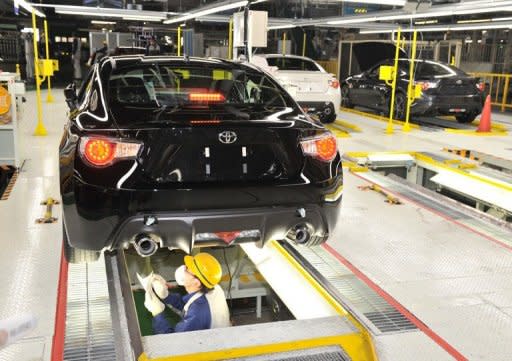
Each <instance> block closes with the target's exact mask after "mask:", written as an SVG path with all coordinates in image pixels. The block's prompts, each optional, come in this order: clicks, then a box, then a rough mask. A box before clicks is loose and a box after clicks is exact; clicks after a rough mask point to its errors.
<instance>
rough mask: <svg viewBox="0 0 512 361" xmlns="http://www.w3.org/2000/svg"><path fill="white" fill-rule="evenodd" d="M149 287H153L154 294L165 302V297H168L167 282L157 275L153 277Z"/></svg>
mask: <svg viewBox="0 0 512 361" xmlns="http://www.w3.org/2000/svg"><path fill="white" fill-rule="evenodd" d="M151 285H152V286H153V290H155V293H156V294H157V296H158V297H160V299H162V300H165V299H166V298H167V296H169V290H168V288H167V281H166V280H165V279H164V278H163V277H162V276H160V275H159V274H154V275H153V280H152V282H151Z"/></svg>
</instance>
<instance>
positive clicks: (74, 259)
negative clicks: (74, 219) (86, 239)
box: [62, 224, 101, 264]
mask: <svg viewBox="0 0 512 361" xmlns="http://www.w3.org/2000/svg"><path fill="white" fill-rule="evenodd" d="M62 236H63V240H62V242H63V243H64V257H66V261H68V262H69V263H74V264H79V263H92V262H96V261H97V260H98V259H99V258H100V254H101V252H99V251H91V250H89V249H80V248H75V247H73V246H71V245H70V244H69V241H68V235H67V232H66V227H65V226H64V224H63V225H62Z"/></svg>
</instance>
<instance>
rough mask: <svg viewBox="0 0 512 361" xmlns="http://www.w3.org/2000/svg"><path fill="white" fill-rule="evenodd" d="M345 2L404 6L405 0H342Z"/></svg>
mask: <svg viewBox="0 0 512 361" xmlns="http://www.w3.org/2000/svg"><path fill="white" fill-rule="evenodd" d="M343 2H345V3H358V4H376V5H390V6H404V5H405V3H406V2H407V1H406V0H343Z"/></svg>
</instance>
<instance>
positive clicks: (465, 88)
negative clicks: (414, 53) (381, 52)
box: [341, 59, 485, 123]
mask: <svg viewBox="0 0 512 361" xmlns="http://www.w3.org/2000/svg"><path fill="white" fill-rule="evenodd" d="M381 65H393V60H391V59H390V60H385V61H383V62H380V63H378V64H377V65H375V66H373V67H371V68H370V69H369V70H368V71H365V72H363V73H361V74H358V75H353V76H350V77H348V78H347V79H345V80H344V81H343V83H342V86H341V105H342V106H344V107H348V108H350V107H353V106H356V105H357V106H362V107H366V108H371V109H374V110H377V111H381V112H384V113H386V114H389V108H390V104H391V87H390V86H388V85H386V83H385V82H384V80H380V79H379V68H380V66H381ZM409 66H410V61H409V60H408V59H399V61H398V68H399V70H398V75H399V76H398V78H397V91H396V95H395V106H394V110H395V115H394V118H395V119H405V114H406V105H407V95H406V94H407V86H408V84H409ZM414 81H415V83H416V84H419V85H420V86H421V89H422V92H421V97H420V98H418V99H415V100H414V102H413V103H412V105H411V115H429V116H436V115H455V118H456V119H457V121H459V122H461V123H470V122H472V121H473V120H474V119H475V117H476V116H477V115H478V114H480V112H481V111H482V107H483V103H484V100H485V99H484V89H485V84H484V83H482V82H479V80H478V79H476V78H472V77H471V76H469V75H468V74H466V73H464V72H463V71H462V70H460V69H458V68H456V67H454V66H451V65H448V64H444V63H440V62H435V61H431V60H416V61H415V71H414Z"/></svg>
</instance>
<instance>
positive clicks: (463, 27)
mask: <svg viewBox="0 0 512 361" xmlns="http://www.w3.org/2000/svg"><path fill="white" fill-rule="evenodd" d="M489 29H512V22H511V23H506V24H492V23H487V24H485V25H482V24H480V25H450V26H424V27H417V28H412V29H411V28H407V29H401V32H402V33H411V32H413V31H415V30H416V31H418V32H440V31H442V32H445V31H468V30H489ZM396 30H397V29H382V30H379V29H375V30H361V31H360V32H359V33H360V34H387V33H392V32H395V31H396Z"/></svg>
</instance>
